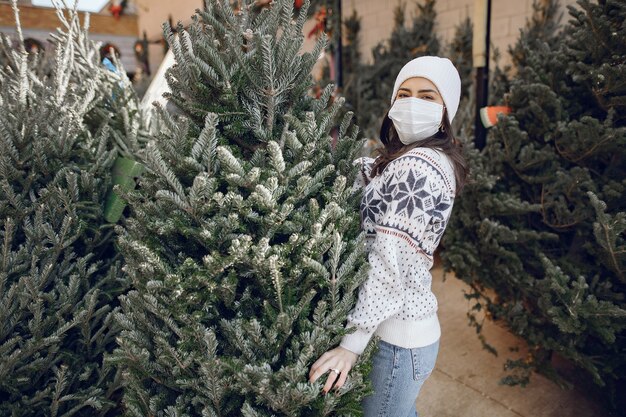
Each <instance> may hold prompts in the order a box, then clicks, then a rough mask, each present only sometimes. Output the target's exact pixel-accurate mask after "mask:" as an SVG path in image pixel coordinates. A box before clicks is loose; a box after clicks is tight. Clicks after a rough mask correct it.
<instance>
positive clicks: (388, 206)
mask: <svg viewBox="0 0 626 417" xmlns="http://www.w3.org/2000/svg"><path fill="white" fill-rule="evenodd" d="M373 162H374V160H373V159H371V158H361V159H359V160H357V161H356V163H358V164H360V165H361V168H362V170H361V171H362V172H361V175H358V176H357V180H356V181H355V186H358V187H365V189H364V192H363V199H362V201H361V217H362V227H363V229H364V230H365V232H366V242H367V250H368V260H369V264H370V271H369V275H368V278H367V279H366V280H365V282H364V283H363V284H361V287H360V288H359V296H358V300H357V303H356V306H355V307H354V309H353V310H352V311H351V312H350V314H349V315H348V324H347V327H348V328H351V327H356V331H354V332H353V333H350V334H348V335H346V336H344V337H343V339H342V341H341V344H340V345H341V346H342V347H344V348H346V349H348V350H350V351H352V352H354V353H356V354H359V355H360V354H361V353H363V350H364V349H365V346H366V345H367V343H368V342H369V340H370V338H371V337H372V335H374V334H376V335H377V336H380V338H381V339H382V340H384V341H386V342H388V343H391V344H393V345H396V346H400V347H403V348H416V347H422V346H427V345H429V344H431V343H434V342H436V341H437V340H438V339H439V337H440V335H441V329H440V327H439V320H438V319H437V299H436V298H435V295H434V294H433V293H432V291H431V282H432V276H431V274H430V269H431V268H432V265H433V253H434V252H435V249H436V248H437V245H439V241H440V240H441V237H442V235H443V232H444V229H445V228H446V224H447V222H448V219H449V218H450V213H451V211H452V205H453V203H454V193H455V187H456V185H455V177H454V168H453V167H452V164H451V162H450V160H449V158H448V157H447V156H446V155H445V154H444V153H443V152H440V151H437V150H434V149H430V148H415V149H412V150H411V151H409V152H407V153H405V154H404V155H402V156H400V157H399V158H397V159H395V160H393V161H392V162H390V163H389V164H388V165H387V167H386V168H385V170H384V171H383V172H382V173H381V174H379V175H377V176H376V177H374V178H373V179H370V177H369V176H370V172H371V168H372V165H373ZM368 181H369V184H367V182H368ZM366 184H367V185H366Z"/></svg>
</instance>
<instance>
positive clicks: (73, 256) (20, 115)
mask: <svg viewBox="0 0 626 417" xmlns="http://www.w3.org/2000/svg"><path fill="white" fill-rule="evenodd" d="M13 5H14V10H15V17H16V22H17V28H16V29H17V34H18V42H17V45H18V49H10V48H8V47H7V46H9V45H10V42H9V40H8V39H7V38H6V37H4V38H3V41H2V44H3V45H5V47H6V48H5V52H6V54H5V57H6V59H7V62H6V65H5V66H4V67H3V68H1V69H0V143H1V147H2V149H3V152H2V154H0V252H1V253H2V256H1V257H0V305H1V308H0V321H1V322H2V323H3V326H2V330H1V331H0V375H1V378H0V399H1V401H0V415H3V416H4V415H14V416H39V415H48V416H60V415H63V416H71V415H85V416H87V415H88V416H93V415H98V414H104V413H105V412H107V410H110V409H111V408H112V407H113V406H114V405H115V400H116V398H115V397H116V396H119V395H120V387H121V384H120V378H119V374H118V373H117V372H116V371H115V369H112V368H110V367H106V366H104V364H103V358H104V355H105V353H106V352H110V351H112V350H113V347H114V346H115V335H116V334H117V330H118V328H117V326H116V325H115V324H114V322H113V320H112V316H111V315H110V313H111V312H112V311H114V310H115V308H116V305H117V304H118V303H117V301H116V299H117V296H118V295H119V294H120V293H121V292H122V291H123V290H124V288H125V287H126V282H125V281H124V280H123V279H121V277H122V275H121V272H120V268H119V262H118V258H119V255H118V254H117V252H116V250H115V247H114V234H113V227H112V225H110V224H108V223H107V222H106V221H105V219H104V212H103V208H104V202H105V197H106V195H107V190H108V188H109V186H110V184H111V172H110V171H111V167H112V165H113V161H114V159H115V158H116V156H117V155H118V154H119V152H120V145H119V144H118V143H116V140H115V139H114V138H113V136H114V134H113V131H114V130H116V127H115V125H116V124H117V122H115V123H113V122H112V121H113V120H114V119H116V118H121V117H122V116H121V114H112V113H111V114H109V115H107V117H106V118H104V119H103V114H104V113H103V112H105V109H107V108H109V107H110V106H111V100H112V96H113V95H114V94H117V97H118V98H120V97H122V96H123V95H124V94H131V92H130V87H129V83H128V80H127V79H124V78H120V77H118V76H117V75H115V74H112V73H111V72H110V71H108V70H107V69H105V68H104V67H103V66H102V65H101V63H100V58H99V55H98V49H97V45H94V44H93V43H92V42H91V41H90V40H89V38H88V36H87V25H88V20H87V21H86V23H85V26H84V27H80V26H79V21H78V14H77V13H76V11H75V10H70V11H68V12H67V13H65V14H64V13H63V12H61V11H60V10H58V16H59V18H60V25H61V29H60V30H59V31H58V32H57V33H56V34H54V35H53V36H52V41H51V42H52V44H53V46H54V48H53V58H52V61H53V62H54V65H51V66H48V65H42V64H41V63H42V61H44V60H46V56H44V55H40V54H30V55H29V54H28V52H27V51H26V50H25V49H24V47H23V45H24V42H23V39H22V33H21V28H20V26H19V19H18V15H19V13H18V10H17V7H16V6H15V2H14V4H13ZM120 83H121V84H120ZM98 119H102V122H101V123H97V122H96V121H97V120H98ZM109 122H111V123H109ZM120 123H121V124H122V125H124V123H123V122H120ZM125 125H126V126H128V127H130V126H134V125H135V124H134V122H133V121H131V120H127V122H126V123H125ZM135 133H137V132H136V131H135ZM115 137H116V138H117V139H118V140H120V141H121V143H122V142H123V145H124V148H125V149H132V148H133V146H134V142H133V140H132V139H133V138H135V139H136V138H137V135H133V133H132V132H124V133H122V131H118V132H116V133H115Z"/></svg>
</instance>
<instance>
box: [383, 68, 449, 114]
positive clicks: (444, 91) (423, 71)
mask: <svg viewBox="0 0 626 417" xmlns="http://www.w3.org/2000/svg"><path fill="white" fill-rule="evenodd" d="M413 77H424V78H426V79H428V80H430V82H432V83H433V84H435V87H437V90H439V94H440V95H441V98H442V99H443V102H444V104H445V105H446V108H447V109H448V119H449V120H450V123H452V119H454V115H455V114H456V111H457V110H458V108H459V101H460V100H461V77H460V76H459V72H458V71H457V70H456V68H455V67H454V65H453V64H452V62H451V61H450V60H449V59H448V58H440V57H438V56H420V57H419V58H415V59H413V60H411V61H409V62H408V63H407V64H406V65H405V66H404V67H402V69H401V70H400V72H399V73H398V76H397V77H396V83H395V84H394V86H393V94H392V95H391V104H392V105H393V102H394V101H395V98H396V94H397V93H398V89H399V88H400V86H401V85H402V83H403V82H405V81H406V80H408V79H409V78H413Z"/></svg>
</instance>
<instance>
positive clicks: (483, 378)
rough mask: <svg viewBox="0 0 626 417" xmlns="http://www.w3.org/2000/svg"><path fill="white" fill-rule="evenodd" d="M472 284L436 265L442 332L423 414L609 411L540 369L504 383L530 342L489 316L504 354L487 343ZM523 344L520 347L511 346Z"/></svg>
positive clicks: (584, 414)
mask: <svg viewBox="0 0 626 417" xmlns="http://www.w3.org/2000/svg"><path fill="white" fill-rule="evenodd" d="M467 289H468V287H467V286H466V284H465V283H463V282H462V281H461V280H459V279H456V278H455V277H454V276H453V275H451V274H447V275H446V278H445V280H444V279H443V272H442V270H441V269H440V268H436V269H434V270H433V291H434V293H435V294H436V295H437V299H438V301H439V320H440V322H441V328H442V336H441V343H440V350H439V357H438V359H437V366H436V368H435V370H434V372H433V373H432V375H431V376H430V378H429V379H428V380H427V381H426V383H425V384H424V387H423V388H422V391H421V393H420V396H419V398H418V399H417V410H418V411H419V413H420V417H531V416H532V417H608V416H610V415H611V414H609V413H608V412H606V411H604V409H603V408H602V407H600V405H599V404H597V403H595V402H594V401H593V400H591V399H589V398H587V397H586V396H585V395H584V393H583V392H582V391H581V390H580V389H577V388H574V389H571V390H564V389H561V388H560V387H558V386H557V385H556V384H554V383H553V382H551V381H550V380H548V379H546V378H545V377H543V376H541V375H538V374H534V375H533V377H532V379H531V383H530V384H529V385H528V386H527V387H526V388H522V387H510V386H506V385H500V384H499V381H500V379H501V378H502V377H503V376H505V375H506V371H504V368H503V365H504V363H505V362H506V359H507V358H515V359H517V358H520V357H523V356H524V342H523V341H522V340H521V339H519V338H517V337H516V336H514V335H512V334H511V333H509V332H508V331H507V330H505V329H504V328H503V327H500V326H499V325H496V324H494V323H492V322H487V321H486V322H485V325H484V329H483V334H484V335H485V337H486V338H487V341H488V342H489V343H490V344H491V345H493V346H494V347H495V348H496V349H497V350H498V353H499V355H498V356H494V355H493V354H491V353H489V352H488V351H486V350H485V349H483V347H482V344H481V342H480V341H479V340H478V337H477V335H476V332H475V330H474V328H473V327H469V326H468V319H467V315H466V313H467V311H468V301H467V300H466V299H465V298H464V297H463V292H464V291H465V290H467ZM514 346H516V347H519V351H518V352H511V351H510V350H509V348H511V347H514ZM399 417H401V416H399Z"/></svg>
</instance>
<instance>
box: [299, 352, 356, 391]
mask: <svg viewBox="0 0 626 417" xmlns="http://www.w3.org/2000/svg"><path fill="white" fill-rule="evenodd" d="M358 357H359V356H358V355H357V354H356V353H353V352H351V351H349V350H348V349H345V348H342V347H341V346H338V347H336V348H334V349H332V350H329V351H328V352H326V353H324V354H323V355H322V356H320V358H319V359H318V360H317V361H315V363H314V364H313V365H312V366H311V371H310V372H309V381H311V382H315V381H316V380H317V379H318V378H319V377H320V376H322V375H324V374H325V373H326V372H328V371H330V372H328V379H327V380H326V385H324V388H323V389H322V391H323V392H324V394H327V393H328V391H330V389H331V388H332V387H333V384H334V385H335V388H336V389H339V388H341V387H342V386H343V384H344V383H345V382H346V379H347V378H348V372H350V369H352V367H353V366H354V364H355V363H356V360H357V358H358ZM335 381H336V383H335Z"/></svg>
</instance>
